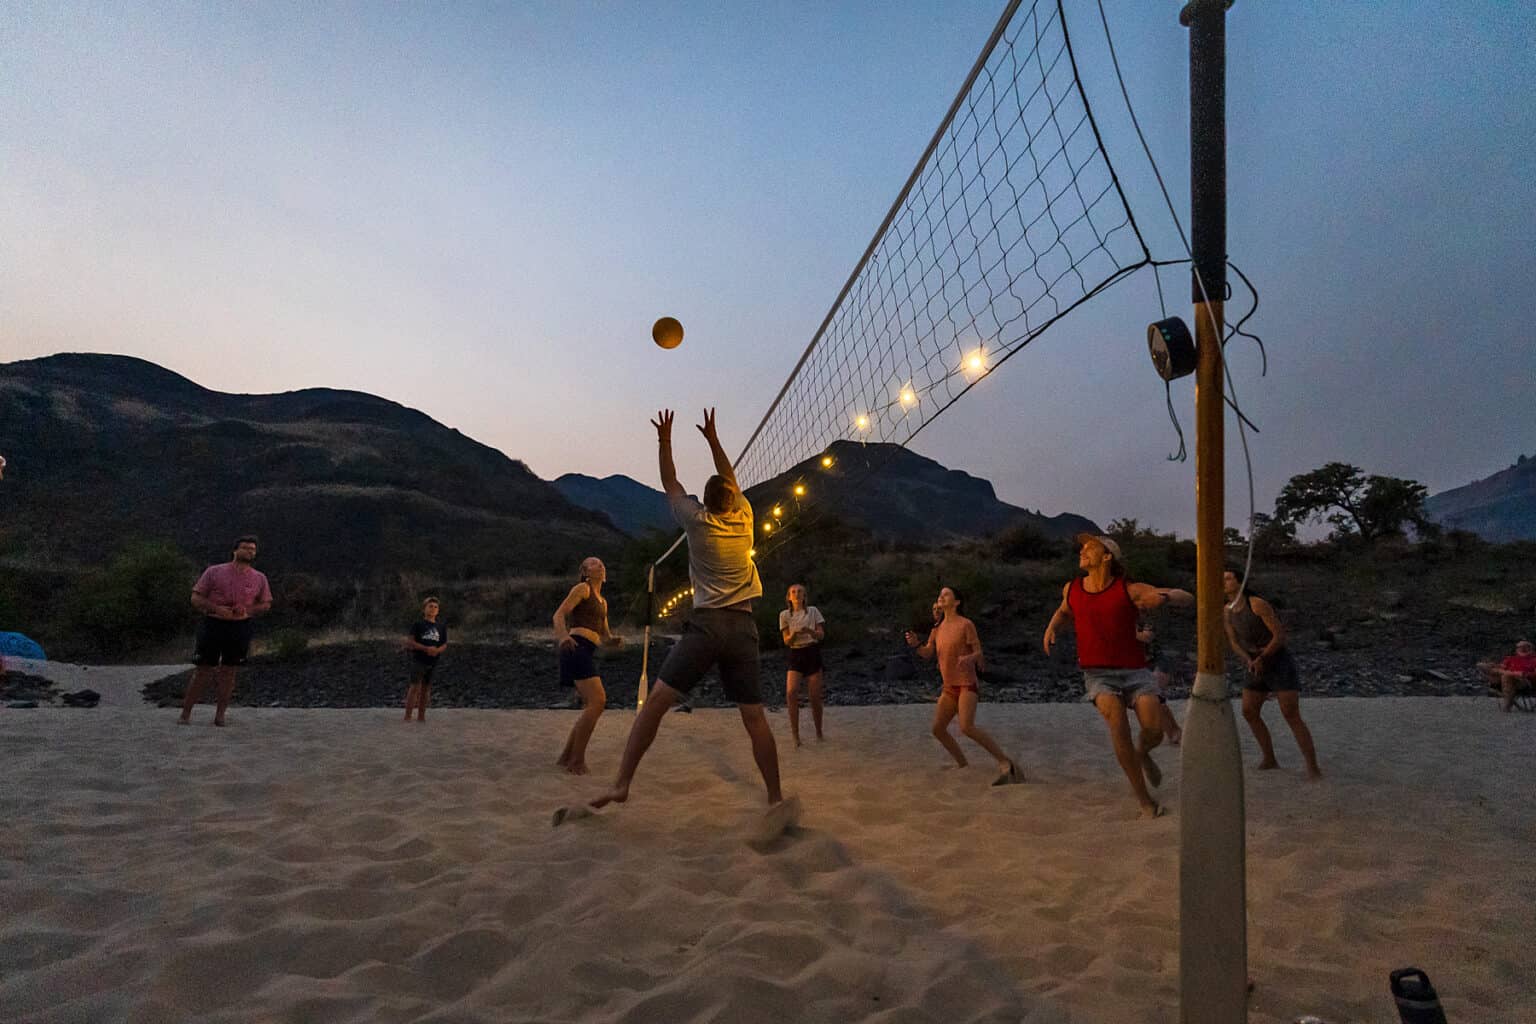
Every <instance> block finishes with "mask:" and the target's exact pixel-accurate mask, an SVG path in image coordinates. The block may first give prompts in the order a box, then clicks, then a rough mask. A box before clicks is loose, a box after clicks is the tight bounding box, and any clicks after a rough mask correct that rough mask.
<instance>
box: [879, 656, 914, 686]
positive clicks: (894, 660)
mask: <svg viewBox="0 0 1536 1024" xmlns="http://www.w3.org/2000/svg"><path fill="white" fill-rule="evenodd" d="M916 675H917V666H916V665H913V664H912V659H911V657H909V656H907V655H905V654H894V655H892V656H891V657H889V658H886V659H885V679H886V681H887V682H893V681H895V680H898V679H911V678H913V677H914V676H916Z"/></svg>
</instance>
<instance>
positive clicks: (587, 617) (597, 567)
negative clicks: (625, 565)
mask: <svg viewBox="0 0 1536 1024" xmlns="http://www.w3.org/2000/svg"><path fill="white" fill-rule="evenodd" d="M607 578H608V569H607V567H606V566H604V565H603V561H602V559H600V558H589V559H587V560H586V561H584V562H582V563H581V581H580V582H579V583H577V584H576V585H575V586H574V587H572V588H571V592H570V593H569V594H567V595H565V600H564V601H562V602H560V607H559V608H556V609H555V615H554V627H555V646H556V647H557V648H558V649H559V652H560V682H561V683H563V684H564V685H566V686H571V687H574V688H575V690H576V692H577V693H578V694H579V695H580V696H581V703H582V708H581V717H580V718H578V719H576V724H575V725H573V726H571V734H570V736H569V737H568V738H567V739H566V741H565V749H564V750H562V751H561V752H560V757H559V758H558V759H557V760H556V761H555V764H557V765H559V766H560V767H562V768H564V769H565V770H566V771H568V772H570V773H571V774H572V775H585V774H587V741H588V740H590V739H591V738H592V731H593V730H594V729H596V728H597V720H598V718H600V717H601V716H602V714H603V708H604V707H606V706H607V704H608V694H607V692H606V691H605V690H604V689H603V680H602V677H601V676H600V675H598V671H597V660H596V658H595V657H594V656H595V655H596V653H597V648H598V645H599V644H603V645H607V646H614V647H617V646H618V645H619V643H620V642H621V641H620V639H619V637H617V636H615V635H614V634H613V633H611V632H609V630H608V602H607V601H605V600H604V599H603V583H604V582H605V581H606V580H607Z"/></svg>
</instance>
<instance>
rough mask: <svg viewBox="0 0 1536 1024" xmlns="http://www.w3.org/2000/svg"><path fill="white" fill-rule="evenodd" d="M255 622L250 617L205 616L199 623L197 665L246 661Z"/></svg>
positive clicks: (240, 663)
mask: <svg viewBox="0 0 1536 1024" xmlns="http://www.w3.org/2000/svg"><path fill="white" fill-rule="evenodd" d="M254 625H255V624H254V623H253V622H252V621H251V620H250V619H215V618H210V617H207V616H204V618H203V621H202V622H200V623H198V624H197V650H196V652H195V653H194V654H193V656H192V663H193V664H194V665H204V666H210V665H225V666H234V665H244V664H245V657H246V655H248V654H250V653H251V634H252V632H253V629H254Z"/></svg>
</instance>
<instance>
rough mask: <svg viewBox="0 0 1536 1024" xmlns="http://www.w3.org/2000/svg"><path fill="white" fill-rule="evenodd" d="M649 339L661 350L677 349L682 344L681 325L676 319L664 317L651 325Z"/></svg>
mask: <svg viewBox="0 0 1536 1024" xmlns="http://www.w3.org/2000/svg"><path fill="white" fill-rule="evenodd" d="M651 337H652V338H654V339H655V341H656V344H658V345H660V346H661V347H662V348H677V346H679V345H681V344H682V343H683V325H682V324H680V323H678V322H677V318H676V317H671V316H664V317H662V318H661V319H660V320H657V321H656V323H655V324H654V325H652V327H651Z"/></svg>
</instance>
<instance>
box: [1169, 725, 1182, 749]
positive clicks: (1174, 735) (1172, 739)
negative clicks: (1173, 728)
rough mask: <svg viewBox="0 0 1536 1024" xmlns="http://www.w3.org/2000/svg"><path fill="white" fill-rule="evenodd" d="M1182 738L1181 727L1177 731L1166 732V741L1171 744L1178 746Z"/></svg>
mask: <svg viewBox="0 0 1536 1024" xmlns="http://www.w3.org/2000/svg"><path fill="white" fill-rule="evenodd" d="M1183 738H1184V730H1182V729H1180V730H1179V731H1178V732H1171V733H1169V734H1168V742H1169V743H1171V744H1173V745H1174V746H1178V745H1179V741H1180V740H1182V739H1183Z"/></svg>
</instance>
